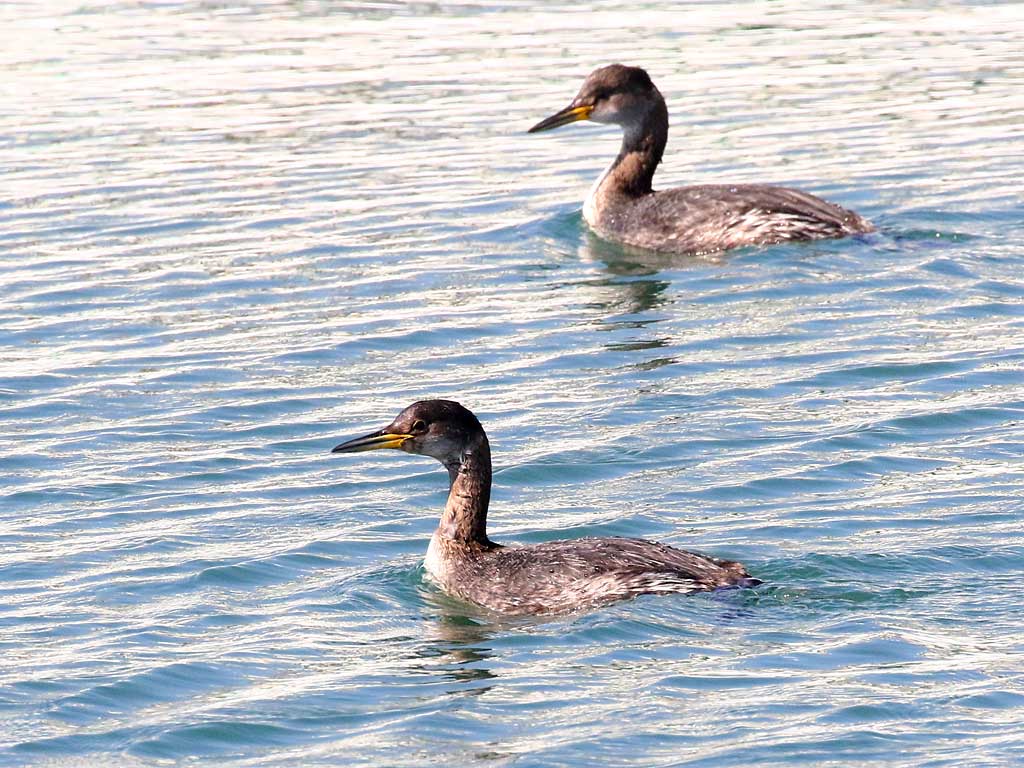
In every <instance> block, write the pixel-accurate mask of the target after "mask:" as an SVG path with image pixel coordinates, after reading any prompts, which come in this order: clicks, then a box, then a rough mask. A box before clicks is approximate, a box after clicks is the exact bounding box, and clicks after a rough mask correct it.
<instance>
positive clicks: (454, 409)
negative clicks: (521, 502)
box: [335, 400, 759, 615]
mask: <svg viewBox="0 0 1024 768" xmlns="http://www.w3.org/2000/svg"><path fill="white" fill-rule="evenodd" d="M373 448H399V449H401V450H404V451H406V452H408V453H420V454H424V455H427V456H433V457H434V458H436V459H438V460H439V461H441V462H442V463H443V464H444V465H445V466H446V467H447V468H448V474H449V479H450V480H451V488H450V491H449V494H448V501H447V503H446V504H445V509H444V512H443V513H442V515H441V521H440V523H439V524H438V527H437V530H436V531H435V532H434V535H433V536H432V537H431V540H430V547H429V548H428V550H427V557H426V560H425V562H424V564H425V567H426V569H427V571H428V572H429V573H430V575H431V577H432V578H433V579H434V580H435V581H436V582H437V583H438V584H439V585H440V586H441V587H442V588H443V589H444V590H445V591H447V592H449V593H451V594H453V595H455V596H457V597H460V598H463V599H464V600H468V601H470V602H473V603H477V604H478V605H481V606H483V607H485V608H488V609H490V610H492V611H496V612H499V613H503V614H510V615H511V614H543V613H565V612H569V611H576V610H582V609H586V608H591V607H594V606H597V605H601V604H603V603H609V602H612V601H615V600H622V599H626V598H630V597H635V596H637V595H642V594H650V593H660V592H684V593H689V592H701V591H707V590H712V589H718V588H722V587H730V586H754V585H756V584H757V583H759V582H758V581H757V580H756V579H753V578H751V577H750V575H749V574H748V573H747V572H746V570H744V568H743V566H742V565H740V564H739V563H735V562H731V561H729V560H719V559H717V558H713V557H708V556H706V555H699V554H695V553H692V552H685V551H683V550H681V549H675V548H674V547H670V546H668V545H666V544H659V543H657V542H653V541H646V540H644V539H628V538H618V537H610V538H584V539H567V540H562V541H551V542H546V543H544V544H534V545H529V546H508V547H505V546H501V545H499V544H495V543H494V542H492V541H491V540H490V539H488V538H487V531H486V526H487V507H488V502H489V499H490V489H491V454H490V446H489V444H488V442H487V436H486V434H485V433H484V430H483V428H482V427H481V426H480V423H479V421H477V419H476V417H475V416H474V415H473V414H472V413H471V412H470V411H468V410H466V409H465V408H463V407H462V406H461V405H459V404H458V403H455V402H452V401H450V400H424V401H421V402H418V403H413V404H412V405H411V406H409V407H408V408H406V409H405V410H404V411H402V413H401V414H399V416H398V418H396V419H395V421H394V422H393V423H392V424H391V425H389V426H388V427H386V428H384V429H383V430H381V431H379V432H374V433H372V434H370V435H366V436H365V437H361V438H356V439H355V440H350V441H348V442H346V443H343V444H341V445H339V446H338V447H337V448H335V451H336V452H340V453H349V452H354V451H363V450H371V449H373Z"/></svg>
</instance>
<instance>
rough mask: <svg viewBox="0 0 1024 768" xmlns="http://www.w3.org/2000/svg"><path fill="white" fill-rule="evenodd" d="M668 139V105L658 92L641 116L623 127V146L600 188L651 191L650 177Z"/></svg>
mask: <svg viewBox="0 0 1024 768" xmlns="http://www.w3.org/2000/svg"><path fill="white" fill-rule="evenodd" d="M667 141H668V109H667V108H666V107H665V100H664V99H662V98H661V97H660V96H659V97H658V99H657V100H656V101H655V102H654V103H653V104H652V105H651V108H650V109H649V110H647V112H646V113H645V114H644V116H643V118H642V119H641V120H639V121H638V122H636V123H631V124H627V125H624V126H623V127H622V147H621V148H620V149H619V156H618V157H616V158H615V160H614V162H612V164H611V166H610V167H609V168H608V170H607V171H606V172H605V175H604V177H603V178H602V179H601V182H600V188H601V192H602V193H603V194H605V195H607V194H610V193H620V194H625V195H627V196H629V197H639V196H641V195H646V194H650V192H651V191H652V188H651V180H652V179H653V178H654V171H655V169H656V168H657V167H658V163H660V162H661V156H662V154H663V153H664V152H665V143H666V142H667Z"/></svg>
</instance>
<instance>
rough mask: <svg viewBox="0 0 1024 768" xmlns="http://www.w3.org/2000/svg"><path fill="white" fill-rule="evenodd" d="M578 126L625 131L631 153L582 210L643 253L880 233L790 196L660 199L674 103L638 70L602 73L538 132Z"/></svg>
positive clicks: (703, 191)
mask: <svg viewBox="0 0 1024 768" xmlns="http://www.w3.org/2000/svg"><path fill="white" fill-rule="evenodd" d="M577 120H594V121H597V122H602V123H615V124H618V125H620V126H622V130H623V137H622V147H621V149H620V150H619V154H618V156H617V157H616V158H615V160H613V161H612V164H611V165H610V166H609V167H608V169H607V170H606V171H605V172H604V173H603V174H602V175H601V177H600V178H599V179H598V180H597V182H596V183H595V184H594V186H593V188H592V189H591V191H590V194H589V195H588V197H587V200H586V203H585V204H584V206H583V215H584V218H586V220H587V223H588V224H590V226H591V228H592V229H593V230H594V231H595V232H597V233H598V234H599V235H601V236H602V237H604V238H607V239H609V240H615V241H617V242H621V243H625V244H627V245H630V246H634V247H637V248H646V249H649V250H654V251H665V252H671V253H681V254H700V253H713V252H716V251H723V250H728V249H730V248H737V247H740V246H744V245H765V244H770V243H780V242H785V241H795V240H818V239H823V238H834V237H845V236H846V235H852V234H858V233H865V232H871V231H872V230H873V227H872V226H871V224H870V223H869V222H868V221H866V220H865V219H863V218H861V217H860V216H858V215H857V214H856V213H854V212H853V211H849V210H847V209H845V208H842V207H840V206H838V205H835V204H833V203H829V202H827V201H825V200H822V199H821V198H818V197H815V196H814V195H810V194H808V193H806V192H801V191H799V190H796V189H788V188H786V187H776V186H768V185H764V184H735V185H723V184H710V185H702V186H693V187H677V188H675V189H668V190H664V191H661V192H657V191H655V190H654V189H653V188H652V186H651V182H652V179H653V177H654V171H655V169H656V168H657V167H658V163H660V162H661V157H662V154H663V153H664V151H665V143H666V141H667V140H668V109H667V108H666V106H665V100H664V98H663V97H662V95H661V93H659V92H658V89H657V88H656V87H655V86H654V84H653V83H652V82H651V79H650V77H648V75H647V73H646V72H645V71H644V70H642V69H640V68H639V67H626V66H623V65H621V64H612V65H610V66H607V67H601V68H600V69H597V70H594V72H592V73H591V74H590V75H589V76H588V77H587V79H586V81H585V82H584V83H583V86H582V87H581V88H580V91H579V93H578V94H577V96H576V98H575V99H574V100H573V101H572V103H571V104H570V105H569V106H568V107H566V108H565V109H563V110H562V111H560V112H558V113H556V114H555V115H552V116H551V117H549V118H547V119H546V120H542V121H541V122H540V123H538V124H537V125H535V126H534V127H533V128H531V129H530V131H531V132H535V131H543V130H548V129H550V128H557V127H559V126H561V125H566V124H567V123H570V122H575V121H577Z"/></svg>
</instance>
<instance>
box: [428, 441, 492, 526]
mask: <svg viewBox="0 0 1024 768" xmlns="http://www.w3.org/2000/svg"><path fill="white" fill-rule="evenodd" d="M446 466H447V468H448V477H449V479H450V480H451V489H450V490H449V491H448V502H447V503H446V504H445V505H444V514H442V515H441V523H440V525H438V527H437V532H438V533H439V534H440V535H441V536H443V537H444V538H446V539H451V540H452V541H456V542H459V543H470V542H473V543H477V544H484V545H487V546H490V545H491V542H490V540H489V539H488V538H487V506H488V504H490V501H491V446H490V445H489V444H488V442H487V436H486V435H484V434H483V432H481V433H480V435H479V436H478V437H474V438H473V440H472V441H471V443H470V445H469V446H468V447H467V448H466V450H464V451H463V452H462V456H461V461H459V462H458V463H452V464H448V465H446Z"/></svg>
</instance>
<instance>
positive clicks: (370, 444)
mask: <svg viewBox="0 0 1024 768" xmlns="http://www.w3.org/2000/svg"><path fill="white" fill-rule="evenodd" d="M411 437H413V436H412V435H403V434H399V433H397V432H389V431H388V429H387V427H385V428H384V429H381V430H378V431H377V432H371V433H370V434H368V435H364V436H363V437H357V438H354V439H352V440H348V441H346V442H344V443H342V444H341V445H336V446H334V448H332V449H331V453H359V452H360V451H376V450H377V449H378V448H401V447H402V443H404V442H405V441H406V440H408V439H410V438H411Z"/></svg>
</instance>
